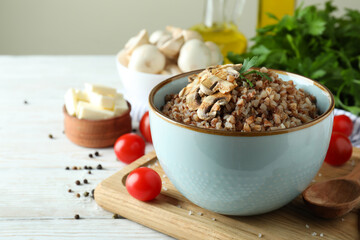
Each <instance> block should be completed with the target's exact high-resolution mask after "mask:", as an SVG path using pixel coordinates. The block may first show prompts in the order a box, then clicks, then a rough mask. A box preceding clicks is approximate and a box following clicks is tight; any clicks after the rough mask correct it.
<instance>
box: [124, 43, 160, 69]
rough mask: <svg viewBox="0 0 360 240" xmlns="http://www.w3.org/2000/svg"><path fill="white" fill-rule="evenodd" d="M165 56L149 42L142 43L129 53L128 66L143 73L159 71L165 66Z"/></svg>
mask: <svg viewBox="0 0 360 240" xmlns="http://www.w3.org/2000/svg"><path fill="white" fill-rule="evenodd" d="M165 62H166V58H165V56H164V55H163V54H162V53H161V52H160V51H159V50H158V48H157V47H156V46H154V45H151V44H144V45H141V46H140V47H138V48H136V49H135V50H134V52H133V53H132V55H131V58H130V61H129V65H128V68H129V69H131V70H134V71H138V72H144V73H154V74H156V73H159V72H161V71H162V70H163V69H164V67H165Z"/></svg>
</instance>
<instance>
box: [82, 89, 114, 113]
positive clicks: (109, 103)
mask: <svg viewBox="0 0 360 240" xmlns="http://www.w3.org/2000/svg"><path fill="white" fill-rule="evenodd" d="M87 94H88V97H89V102H90V103H91V104H93V105H94V106H97V107H100V108H106V109H109V110H113V109H114V105H115V98H113V97H110V96H104V95H101V94H98V93H94V92H88V93H87Z"/></svg>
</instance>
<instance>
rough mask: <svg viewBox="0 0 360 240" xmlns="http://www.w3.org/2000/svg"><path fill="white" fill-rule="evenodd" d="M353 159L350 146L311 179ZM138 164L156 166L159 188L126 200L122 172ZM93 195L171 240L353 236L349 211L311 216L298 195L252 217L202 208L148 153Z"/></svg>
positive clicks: (340, 171)
mask: <svg viewBox="0 0 360 240" xmlns="http://www.w3.org/2000/svg"><path fill="white" fill-rule="evenodd" d="M359 161H360V151H359V149H355V148H354V154H353V157H352V159H351V160H350V161H349V162H348V164H346V165H344V166H342V167H340V168H339V167H336V168H335V167H332V166H329V165H327V164H324V165H323V166H322V168H321V169H320V171H319V174H318V175H317V177H316V178H315V180H314V181H323V180H326V179H329V178H334V177H337V176H341V175H346V174H347V173H348V172H350V171H351V169H352V168H353V165H355V164H357V163H358V162H359ZM140 166H149V167H152V168H153V169H154V170H156V171H157V172H158V173H159V175H160V176H162V181H163V186H165V188H163V189H162V192H161V194H160V195H159V196H158V197H157V198H156V199H155V200H153V201H150V202H141V201H138V200H136V199H134V198H132V197H131V196H130V195H129V194H128V193H127V191H126V188H125V186H124V182H125V179H126V176H127V175H128V173H130V172H131V171H132V170H133V169H135V168H137V167H140ZM95 199H96V201H97V202H98V203H99V205H100V206H102V207H103V208H105V209H107V210H109V211H111V212H115V213H118V214H120V215H122V216H124V217H126V218H129V219H131V220H133V221H135V222H138V223H140V224H143V225H145V226H148V227H150V228H153V229H155V230H158V231H160V232H163V233H165V234H167V235H170V236H172V237H175V238H177V239H259V234H261V236H262V238H264V239H299V240H300V239H312V238H313V237H315V236H313V235H315V234H316V236H318V237H320V234H321V238H322V239H356V238H358V230H357V214H356V212H355V211H354V212H351V213H349V214H348V215H346V216H345V217H344V218H343V219H341V218H340V219H334V220H326V219H321V218H317V217H315V216H314V215H312V214H311V213H310V212H309V211H308V209H306V207H305V206H304V204H303V202H302V200H301V198H300V197H298V198H296V199H295V200H293V201H292V202H291V203H289V204H288V205H286V206H285V207H283V208H281V209H279V210H276V211H273V212H270V213H267V214H262V215H258V216H252V217H230V216H224V215H221V214H217V213H213V212H210V211H207V210H205V209H202V208H200V207H198V206H196V205H194V204H192V203H190V202H189V201H188V200H187V199H186V198H184V197H183V196H182V195H181V194H180V193H179V192H177V190H176V189H175V187H174V186H173V185H172V184H171V183H170V181H169V179H168V178H167V177H166V175H164V172H163V170H162V169H161V167H160V165H159V163H158V161H157V158H156V155H155V153H154V152H152V153H149V154H147V155H145V156H144V157H142V158H140V159H139V160H137V161H136V162H134V163H132V164H131V165H129V166H127V167H125V168H123V169H122V170H121V171H119V172H118V173H116V174H114V175H112V176H111V177H109V178H107V179H106V180H104V181H102V182H101V183H100V184H99V185H98V186H97V188H96V190H95ZM190 211H191V212H190ZM190 213H191V214H190ZM199 213H201V215H199ZM214 219H215V221H214Z"/></svg>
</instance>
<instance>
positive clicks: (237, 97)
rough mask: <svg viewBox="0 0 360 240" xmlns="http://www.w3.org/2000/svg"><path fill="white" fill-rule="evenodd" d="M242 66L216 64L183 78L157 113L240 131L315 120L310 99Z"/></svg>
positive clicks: (289, 83)
mask: <svg viewBox="0 0 360 240" xmlns="http://www.w3.org/2000/svg"><path fill="white" fill-rule="evenodd" d="M244 65H245V64H244ZM242 67H243V65H242V64H235V65H234V64H227V65H219V66H214V67H209V68H207V69H205V70H204V71H202V72H200V73H199V74H194V75H191V76H189V78H188V79H189V84H188V85H187V86H186V87H184V88H183V89H182V90H181V91H180V92H179V93H178V94H172V95H168V96H166V98H165V102H166V103H165V105H164V106H163V108H162V112H163V113H164V114H165V115H167V116H168V117H169V118H171V119H173V120H175V121H177V122H180V123H185V124H188V125H193V126H197V127H202V128H209V129H221V130H227V131H240V132H254V131H272V130H276V129H284V128H290V127H295V126H299V125H301V124H303V123H307V122H309V121H312V120H313V119H315V118H317V117H318V112H317V108H316V98H315V97H314V96H312V95H310V94H308V93H306V92H305V91H304V90H303V89H296V88H295V85H294V83H293V81H291V80H290V81H283V80H282V79H280V78H279V76H278V75H277V74H276V73H275V72H273V71H270V70H268V69H266V68H265V67H263V68H261V69H260V70H255V69H251V68H250V69H246V70H245V69H242Z"/></svg>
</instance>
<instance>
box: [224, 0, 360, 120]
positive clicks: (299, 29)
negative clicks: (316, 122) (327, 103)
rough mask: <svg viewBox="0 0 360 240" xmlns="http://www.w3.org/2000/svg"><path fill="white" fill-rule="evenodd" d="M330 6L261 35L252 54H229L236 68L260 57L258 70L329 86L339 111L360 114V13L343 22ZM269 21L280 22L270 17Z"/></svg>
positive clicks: (303, 12)
mask: <svg viewBox="0 0 360 240" xmlns="http://www.w3.org/2000/svg"><path fill="white" fill-rule="evenodd" d="M336 10H337V8H336V7H335V6H334V5H333V4H332V3H331V1H329V2H326V3H325V8H324V9H320V8H318V7H317V6H315V5H312V6H308V7H302V6H300V7H298V8H297V9H296V10H295V13H294V16H288V15H286V16H284V17H283V18H282V19H277V20H278V22H277V23H276V24H274V25H268V26H265V27H263V28H259V29H258V30H257V32H258V35H257V36H256V37H254V38H253V39H252V40H254V42H255V44H254V45H253V46H252V47H251V48H250V51H249V52H247V53H245V54H243V55H237V54H234V53H231V52H230V53H228V59H230V61H232V62H233V63H239V62H243V61H244V59H246V58H248V57H253V56H257V55H259V56H260V57H259V59H258V62H257V65H259V66H265V67H268V68H274V69H281V70H286V71H289V72H294V73H298V74H301V75H304V76H306V77H309V78H311V79H314V80H317V81H319V82H320V83H322V84H324V85H325V86H327V87H328V88H329V89H330V90H331V91H332V93H333V94H334V96H335V102H336V106H337V107H340V108H343V109H345V110H348V111H350V112H352V113H354V114H356V115H360V12H359V11H357V10H352V9H346V13H345V14H344V15H343V16H341V17H335V16H334V15H333V13H334V12H335V11H336ZM269 16H270V17H272V18H275V19H276V17H275V16H274V15H272V14H269Z"/></svg>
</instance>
